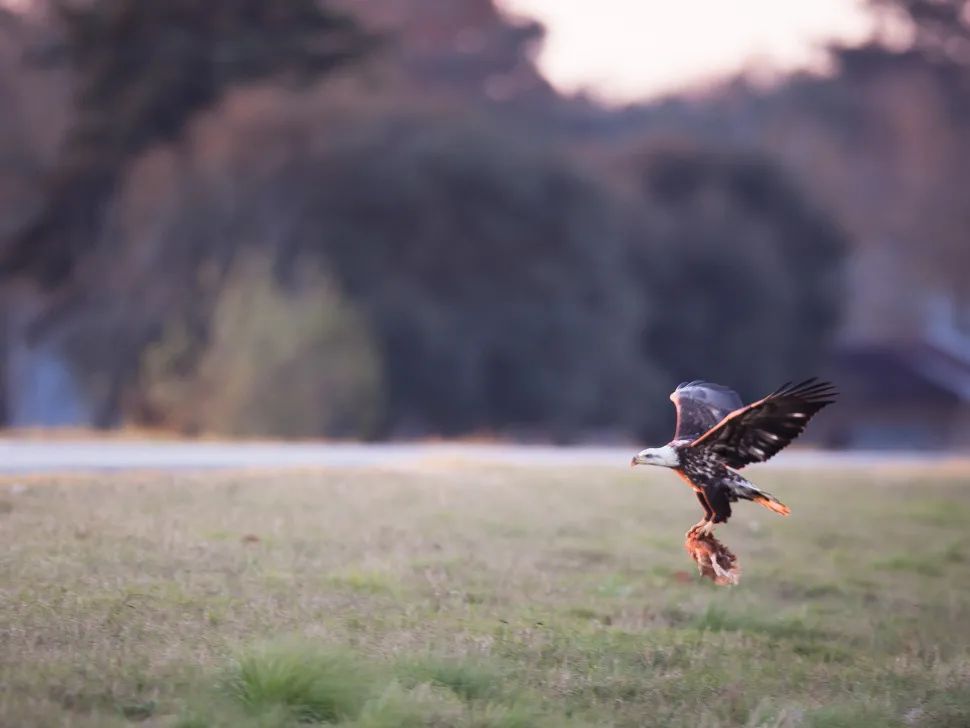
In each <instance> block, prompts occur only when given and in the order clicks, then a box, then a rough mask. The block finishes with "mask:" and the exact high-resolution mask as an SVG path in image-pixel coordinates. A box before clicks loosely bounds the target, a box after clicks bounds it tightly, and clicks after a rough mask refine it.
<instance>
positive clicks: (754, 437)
mask: <svg viewBox="0 0 970 728" xmlns="http://www.w3.org/2000/svg"><path fill="white" fill-rule="evenodd" d="M836 395H837V392H836V391H835V387H833V386H832V384H831V383H829V382H819V381H817V380H816V379H814V378H813V379H807V380H805V381H804V382H801V383H799V384H791V383H788V384H785V385H784V386H782V387H780V388H779V389H777V390H775V391H774V392H772V393H771V394H769V395H768V396H767V397H765V398H764V399H760V400H758V401H757V402H754V403H752V404H749V405H748V406H747V407H741V408H740V409H737V410H735V411H734V412H731V413H730V414H729V415H728V416H727V417H725V418H724V419H723V420H721V421H720V422H719V423H718V424H717V425H715V426H714V427H712V428H711V429H710V430H708V431H707V432H705V433H704V434H703V435H701V436H700V437H698V438H697V439H696V440H694V441H693V442H692V443H691V444H690V447H701V448H707V449H709V450H710V452H711V453H713V454H714V455H715V456H717V458H718V459H719V460H720V461H721V462H723V463H724V464H725V465H727V466H728V467H731V468H736V469H737V468H743V467H744V466H745V465H748V464H750V463H763V462H765V461H766V460H768V459H769V458H771V457H772V456H773V455H776V454H777V453H778V452H780V451H781V450H782V449H783V448H784V447H785V446H786V445H788V444H789V443H790V442H791V441H792V440H794V439H795V438H796V437H798V436H799V435H800V434H802V431H803V430H804V429H805V425H806V424H808V421H809V420H810V419H811V418H812V416H813V415H814V414H815V413H816V412H818V411H819V410H820V409H822V408H823V407H825V406H826V405H828V404H832V402H834V401H835V397H836Z"/></svg>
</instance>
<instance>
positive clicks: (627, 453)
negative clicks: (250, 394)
mask: <svg viewBox="0 0 970 728" xmlns="http://www.w3.org/2000/svg"><path fill="white" fill-rule="evenodd" d="M634 450H635V448H634V447H551V446H532V445H503V444H477V443H389V444H363V443H360V444H358V443H287V442H213V441H201V442H187V441H164V440H129V439H104V440H98V439H29V438H27V439H19V438H0V473H7V474H29V473H44V472H48V473H49V472H97V471H105V470H173V471H174V470H209V469H219V470H232V469H251V468H257V469H269V468H289V469H294V468H331V467H349V468H356V467H388V468H399V467H425V466H448V465H455V466H462V465H475V464H492V465H517V466H545V467H555V466H570V465H573V466H579V465H582V466H598V467H617V468H624V467H627V466H628V464H629V462H630V457H631V455H632V453H633V451H634ZM940 460H943V461H945V462H950V463H956V462H964V463H967V464H970V459H968V457H967V456H963V457H962V458H960V457H957V456H946V455H942V454H940V453H935V454H925V453H915V452H913V453H886V452H819V451H813V450H796V449H793V450H791V451H789V452H785V453H783V454H782V455H780V456H778V457H777V458H775V459H774V460H773V461H772V462H770V463H768V464H766V465H764V466H759V467H805V466H815V467H839V468H845V467H849V468H855V467H858V468H865V467H873V466H893V465H912V466H917V465H926V464H929V463H931V462H932V463H935V462H939V461H940Z"/></svg>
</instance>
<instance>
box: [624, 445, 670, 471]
mask: <svg viewBox="0 0 970 728" xmlns="http://www.w3.org/2000/svg"><path fill="white" fill-rule="evenodd" d="M630 465H631V466H633V465H660V466H661V467H664V468H676V467H677V466H678V465H680V457H679V456H678V455H677V451H676V450H675V449H674V448H672V447H671V446H670V445H664V446H663V447H648V448H647V449H646V450H641V451H640V452H638V453H637V454H636V455H634V456H633V460H631V461H630Z"/></svg>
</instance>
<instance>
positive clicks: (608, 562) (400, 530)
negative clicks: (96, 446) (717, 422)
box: [0, 463, 970, 728]
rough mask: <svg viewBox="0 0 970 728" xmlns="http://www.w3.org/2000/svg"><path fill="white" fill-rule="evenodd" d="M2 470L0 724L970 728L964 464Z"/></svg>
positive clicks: (969, 490)
mask: <svg viewBox="0 0 970 728" xmlns="http://www.w3.org/2000/svg"><path fill="white" fill-rule="evenodd" d="M750 475H751V477H752V479H753V480H755V482H757V483H759V484H760V485H762V486H764V487H765V488H767V489H768V490H770V491H772V492H774V493H775V494H776V495H777V496H779V497H780V498H781V499H782V500H783V501H785V502H786V503H787V504H788V505H790V506H791V507H792V510H793V514H792V516H791V517H789V518H781V517H779V516H776V515H775V514H773V513H770V512H768V511H766V510H764V509H761V508H758V507H757V506H754V505H751V504H741V505H740V506H739V507H738V508H737V509H736V511H735V516H734V518H733V519H732V521H731V523H730V524H728V525H727V526H726V527H721V528H719V530H718V535H719V536H720V538H721V539H722V540H723V541H725V542H726V543H727V544H728V545H729V546H730V547H731V548H732V549H733V550H734V552H735V553H737V555H738V557H739V559H740V561H741V568H742V577H741V583H740V585H739V586H737V587H718V586H715V585H713V584H711V583H710V582H707V581H702V580H700V578H699V577H698V576H697V573H696V569H695V567H694V564H693V563H692V562H691V561H690V560H689V559H688V556H687V554H686V553H685V551H684V549H683V535H684V532H685V530H686V529H687V528H688V527H689V526H690V525H691V524H692V523H694V522H695V521H696V520H697V518H698V516H699V507H698V505H697V503H696V501H695V499H694V496H693V494H692V493H691V492H690V491H689V490H688V489H686V488H685V487H684V485H683V484H682V483H681V482H680V481H679V480H678V479H677V478H676V477H675V476H674V475H673V474H671V473H667V472H662V471H659V470H657V471H648V470H647V469H646V468H641V469H638V470H636V471H628V470H626V469H622V470H621V469H616V470H596V469H586V468H581V469H574V470H553V471H548V470H542V469H539V468H520V469H516V468H500V467H494V466H492V467H488V468H474V467H468V466H460V465H456V464H451V465H449V464H447V463H442V464H440V465H438V466H430V465H429V466H428V467H426V468H422V469H410V470H386V471H380V470H356V471H352V470H347V471H330V472H322V473H305V474H292V473H291V474H244V475H228V474H200V475H157V474H156V475H145V474H140V475H109V476H97V477H95V476H91V477H76V478H53V477H51V478H37V479H28V480H24V479H19V480H15V479H10V478H7V479H5V480H3V481H0V725H3V726H58V725H71V726H113V725H127V724H129V723H131V722H141V724H142V725H173V726H180V727H181V728H189V727H192V728H202V727H204V726H267V727H268V726H282V725H292V724H296V723H301V722H302V723H313V722H323V723H327V722H329V723H337V724H338V725H341V726H372V727H386V728H393V727H396V726H405V727H406V726H442V727H444V726H482V727H485V726H496V727H498V726H505V727H508V728H512V727H514V726H520V727H525V726H691V727H693V726H702V727H708V728H712V727H714V726H778V727H781V726H816V727H819V726H827V727H835V726H845V727H846V728H857V727H860V726H879V727H883V726H933V727H934V728H936V727H939V726H970V472H967V471H966V470H964V471H960V470H959V469H951V470H940V471H937V472H925V471H924V472H922V473H921V472H918V471H916V470H907V471H905V472H900V471H893V470H891V469H888V468H887V469H880V470H878V471H873V472H868V473H863V472H861V471H859V472H845V473H837V472H834V471H830V470H818V471H797V472H796V471H792V472H786V471H784V470H781V469H765V470H762V471H758V470H757V469H755V470H752V471H751V473H750Z"/></svg>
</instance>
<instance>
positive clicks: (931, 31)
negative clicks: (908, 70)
mask: <svg viewBox="0 0 970 728" xmlns="http://www.w3.org/2000/svg"><path fill="white" fill-rule="evenodd" d="M870 3H871V4H872V5H873V6H874V7H875V8H876V9H877V10H887V9H888V10H890V11H893V12H895V13H896V14H898V15H900V16H902V17H903V18H904V19H905V20H907V21H909V22H910V23H911V24H912V29H913V32H914V37H913V48H914V49H915V50H917V51H920V52H923V53H926V54H927V55H928V56H929V57H931V58H933V59H936V60H943V61H947V62H952V63H955V64H957V65H960V66H970V0H870Z"/></svg>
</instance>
